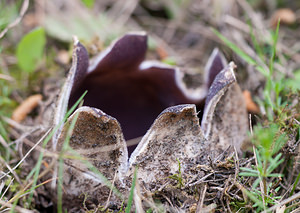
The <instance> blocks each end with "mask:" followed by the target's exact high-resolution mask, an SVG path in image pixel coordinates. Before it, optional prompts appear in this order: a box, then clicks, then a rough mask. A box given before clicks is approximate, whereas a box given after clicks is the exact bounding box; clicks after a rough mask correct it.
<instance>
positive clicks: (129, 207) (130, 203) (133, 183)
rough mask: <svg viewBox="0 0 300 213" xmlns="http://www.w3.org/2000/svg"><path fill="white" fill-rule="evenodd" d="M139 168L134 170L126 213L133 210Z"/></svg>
mask: <svg viewBox="0 0 300 213" xmlns="http://www.w3.org/2000/svg"><path fill="white" fill-rule="evenodd" d="M137 170H138V169H137V167H136V168H135V170H134V175H133V180H132V185H131V189H130V193H129V198H128V202H127V206H126V209H125V213H130V211H131V207H132V203H133V196H134V188H135V184H136V178H137Z"/></svg>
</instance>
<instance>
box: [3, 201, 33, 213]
mask: <svg viewBox="0 0 300 213" xmlns="http://www.w3.org/2000/svg"><path fill="white" fill-rule="evenodd" d="M0 204H1V205H2V206H3V207H8V208H12V207H13V204H10V203H7V202H5V201H3V200H0ZM14 212H20V213H34V211H31V210H27V209H24V208H22V207H20V206H15V207H14Z"/></svg>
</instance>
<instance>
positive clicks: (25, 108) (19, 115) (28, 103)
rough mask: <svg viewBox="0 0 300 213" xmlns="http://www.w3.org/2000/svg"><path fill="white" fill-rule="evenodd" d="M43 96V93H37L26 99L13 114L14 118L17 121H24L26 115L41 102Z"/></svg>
mask: <svg viewBox="0 0 300 213" xmlns="http://www.w3.org/2000/svg"><path fill="white" fill-rule="evenodd" d="M42 98H43V96H42V95H41V94H36V95H32V96H30V97H28V98H27V99H26V100H25V101H23V102H22V103H21V105H20V106H18V107H17V108H16V109H15V110H14V112H13V114H12V119H13V120H14V121H16V122H21V121H23V120H24V119H25V118H26V116H27V115H28V114H29V113H30V112H31V111H32V110H33V109H34V108H35V107H37V106H38V104H39V102H40V101H41V100H42Z"/></svg>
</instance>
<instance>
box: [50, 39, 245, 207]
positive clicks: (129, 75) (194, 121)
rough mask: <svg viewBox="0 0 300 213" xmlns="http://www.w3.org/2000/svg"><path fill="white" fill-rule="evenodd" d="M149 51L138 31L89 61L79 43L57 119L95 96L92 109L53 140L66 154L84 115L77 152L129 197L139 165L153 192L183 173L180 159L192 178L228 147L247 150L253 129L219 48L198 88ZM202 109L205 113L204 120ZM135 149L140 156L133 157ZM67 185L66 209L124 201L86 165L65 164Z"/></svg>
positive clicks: (87, 106)
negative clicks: (152, 58) (65, 147)
mask: <svg viewBox="0 0 300 213" xmlns="http://www.w3.org/2000/svg"><path fill="white" fill-rule="evenodd" d="M146 50H147V36H146V34H145V33H130V34H126V35H124V36H123V37H122V38H120V39H118V40H117V41H115V42H114V43H113V44H112V45H111V46H110V47H109V48H108V49H107V50H105V51H103V52H102V53H100V55H99V56H98V57H96V58H94V59H93V60H91V61H89V58H88V54H87V51H86V49H85V47H84V46H83V45H82V44H80V42H79V41H78V40H75V42H74V52H73V64H72V67H71V69H70V72H69V75H68V78H67V80H66V83H65V86H64V87H63V89H62V92H61V97H60V99H59V101H58V107H57V108H58V110H57V113H56V115H55V122H54V123H55V124H58V123H59V121H60V120H62V117H63V115H64V114H65V112H66V110H67V108H70V107H71V106H72V105H73V104H74V103H75V102H76V101H77V100H78V98H79V97H80V96H81V95H82V94H83V93H84V92H85V91H87V94H86V96H85V97H84V103H83V105H84V106H82V107H80V108H78V109H77V110H76V111H75V112H74V113H73V115H72V116H71V117H70V118H69V119H68V121H67V123H66V124H65V126H64V127H62V128H60V129H59V131H58V132H57V133H56V134H55V136H54V137H53V141H52V142H53V149H56V150H60V149H61V148H62V146H63V142H64V138H65V137H66V134H67V127H68V126H69V123H70V122H72V120H73V119H74V117H75V115H78V117H77V120H76V122H75V127H74V129H73V133H72V135H71V138H70V142H69V144H70V146H71V147H72V148H73V149H74V150H75V151H77V152H78V153H79V154H81V155H82V156H83V157H85V158H86V159H88V160H89V161H90V162H91V164H92V165H93V166H94V167H95V168H97V170H98V171H99V172H101V173H102V175H103V176H105V177H106V178H107V179H108V180H110V181H113V180H114V181H113V182H114V185H115V186H116V188H117V189H118V190H119V191H121V192H122V193H123V194H124V195H125V196H127V195H128V192H129V189H130V186H131V183H132V176H133V170H134V168H135V167H136V166H139V169H138V183H139V184H140V185H141V186H143V190H142V191H143V192H146V191H150V192H153V191H155V190H157V189H159V188H160V187H161V186H162V185H163V184H164V181H165V178H167V177H169V176H170V175H173V174H175V173H177V172H178V161H180V163H181V170H182V171H181V172H182V174H184V175H185V177H186V178H188V177H190V176H189V174H192V173H193V174H194V173H195V171H192V170H191V168H192V167H193V166H195V165H197V164H206V163H208V158H209V156H214V155H216V154H220V152H223V151H224V150H226V149H227V148H228V146H232V147H233V146H235V147H236V148H237V150H239V149H240V147H241V144H242V142H243V140H244V139H245V137H246V132H247V128H248V124H247V123H248V121H247V113H246V107H245V103H244V99H243V96H242V93H241V90H240V88H239V86H238V85H237V83H236V79H235V76H234V72H233V69H234V67H235V65H234V64H233V62H231V63H229V64H228V65H227V64H226V60H225V58H224V56H223V55H222V54H221V53H220V52H219V51H218V50H217V49H215V50H214V51H213V53H212V55H211V56H210V58H209V60H208V62H207V65H206V67H205V70H204V71H205V74H204V84H203V85H199V87H197V88H189V87H188V86H187V85H186V84H185V83H184V81H183V77H184V73H183V72H181V71H180V70H179V69H178V68H176V67H171V66H168V65H165V64H163V63H160V62H157V61H144V59H145V55H146ZM197 111H198V112H199V111H202V112H203V117H202V120H201V119H199V117H198V116H197V115H198V112H197ZM200 123H201V126H200ZM126 141H127V143H129V145H128V144H126ZM132 144H133V145H134V146H132ZM136 145H137V147H136V148H135V146H136ZM127 146H131V148H130V149H129V152H130V153H131V152H132V151H133V153H132V154H131V156H130V158H129V157H128V148H127ZM134 148H135V149H134ZM63 186H64V193H65V196H64V202H65V203H66V206H68V205H67V203H68V201H72V203H73V204H74V203H76V200H78V203H82V200H80V199H79V198H78V196H79V195H80V194H82V193H87V194H88V198H91V200H92V201H91V202H93V203H96V204H104V202H106V200H107V198H108V197H110V199H111V200H112V201H115V202H117V200H119V199H118V198H117V197H116V195H114V194H113V195H112V196H110V195H109V194H110V187H109V186H107V184H105V181H104V180H103V179H102V178H101V177H99V176H98V175H97V174H96V173H95V172H93V171H91V170H90V169H88V167H87V165H86V164H84V163H82V162H81V161H79V160H75V159H65V167H64V180H63ZM119 203H120V202H119Z"/></svg>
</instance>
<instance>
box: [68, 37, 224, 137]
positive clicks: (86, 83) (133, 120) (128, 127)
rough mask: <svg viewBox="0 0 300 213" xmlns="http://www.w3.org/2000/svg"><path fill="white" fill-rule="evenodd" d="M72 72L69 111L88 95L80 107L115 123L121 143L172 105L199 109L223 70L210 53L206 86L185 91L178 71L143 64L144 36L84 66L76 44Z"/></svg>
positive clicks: (142, 131) (218, 59) (122, 43)
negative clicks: (121, 132)
mask: <svg viewBox="0 0 300 213" xmlns="http://www.w3.org/2000/svg"><path fill="white" fill-rule="evenodd" d="M78 47H79V48H80V51H77V68H76V73H75V77H74V84H73V88H72V92H71V96H70V101H69V107H70V106H72V105H73V104H74V103H75V102H76V100H77V99H78V98H79V97H80V96H81V95H82V94H83V93H84V91H86V90H87V91H88V93H87V94H86V96H85V98H84V105H85V106H90V107H95V108H98V109H101V110H103V111H104V112H105V113H107V114H109V115H111V116H113V117H115V118H116V119H117V120H118V121H119V122H120V124H121V127H122V130H123V134H124V136H125V139H126V140H129V139H133V138H136V137H140V136H143V135H144V134H145V133H146V131H147V130H148V129H149V127H150V126H151V124H152V123H153V122H154V120H155V119H156V118H157V116H158V115H159V114H160V113H161V112H162V111H163V110H164V109H166V108H168V107H170V106H175V105H178V104H196V105H197V106H201V105H204V103H203V102H204V100H205V95H206V93H207V90H208V88H209V87H210V85H211V84H212V82H213V80H214V78H215V77H216V75H217V74H218V73H219V72H220V71H221V70H222V69H223V67H224V64H225V62H224V57H223V56H222V55H221V54H220V53H219V51H218V50H215V51H214V52H213V54H212V56H211V58H210V60H209V62H208V64H207V66H206V68H205V71H206V74H205V75H206V79H205V81H206V84H205V85H203V86H202V87H199V88H197V89H195V90H190V89H187V87H186V85H185V84H184V82H183V80H182V77H183V73H182V72H180V71H179V70H178V68H174V67H170V66H168V65H165V64H162V63H159V62H153V61H144V59H145V55H146V50H147V36H146V34H144V33H137V34H126V35H125V36H123V37H122V38H120V39H119V40H117V41H116V42H115V43H113V44H112V45H111V46H110V47H109V48H108V49H107V50H105V51H104V52H103V53H101V54H100V55H99V56H98V57H96V58H95V59H94V60H93V61H91V62H90V64H89V66H87V64H88V57H87V52H86V50H85V48H84V47H83V46H82V45H81V44H80V43H78Z"/></svg>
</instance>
